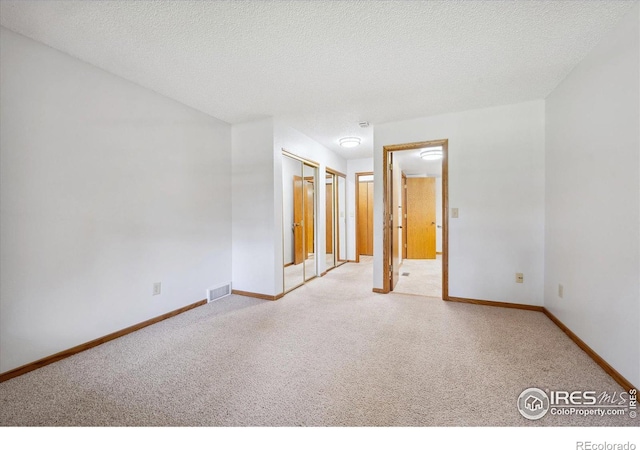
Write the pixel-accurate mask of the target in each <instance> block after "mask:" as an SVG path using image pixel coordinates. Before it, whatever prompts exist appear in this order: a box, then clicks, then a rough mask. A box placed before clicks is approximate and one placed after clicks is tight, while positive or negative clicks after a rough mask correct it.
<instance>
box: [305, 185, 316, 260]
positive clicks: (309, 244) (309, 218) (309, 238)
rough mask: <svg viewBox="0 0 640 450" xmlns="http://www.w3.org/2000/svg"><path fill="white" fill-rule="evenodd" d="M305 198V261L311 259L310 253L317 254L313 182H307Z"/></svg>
mask: <svg viewBox="0 0 640 450" xmlns="http://www.w3.org/2000/svg"><path fill="white" fill-rule="evenodd" d="M304 187H305V198H304V232H305V236H306V249H305V259H306V258H308V257H309V254H310V253H315V247H314V245H313V243H314V225H315V220H314V215H313V213H314V211H313V208H314V205H315V202H314V201H313V196H314V192H313V181H312V180H305V181H304Z"/></svg>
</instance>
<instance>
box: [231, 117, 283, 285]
mask: <svg viewBox="0 0 640 450" xmlns="http://www.w3.org/2000/svg"><path fill="white" fill-rule="evenodd" d="M232 148H233V159H232V160H233V163H232V180H233V181H232V184H233V192H232V205H233V206H232V228H233V243H232V247H233V257H232V268H233V289H235V290H240V291H246V292H252V293H257V294H263V295H276V294H279V293H280V292H282V277H280V282H279V283H278V282H277V276H276V269H275V267H274V258H275V255H276V253H279V255H280V258H279V260H280V262H281V261H282V229H281V228H280V227H281V224H282V206H281V203H282V202H281V201H275V198H276V197H275V196H279V197H277V198H282V179H281V178H280V179H279V186H280V189H279V192H278V193H275V189H274V179H273V176H274V175H273V174H274V156H273V120H272V119H262V120H257V121H253V122H247V123H243V124H238V125H234V126H233V128H232ZM280 159H281V158H278V161H280ZM279 164H280V165H281V164H282V163H281V162H279ZM277 204H279V205H280V210H279V214H280V215H279V216H278V215H277V214H276V213H275V211H274V208H275V207H276V205H277ZM276 219H277V223H278V226H277V227H276V225H275V224H276Z"/></svg>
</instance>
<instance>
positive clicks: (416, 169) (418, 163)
mask: <svg viewBox="0 0 640 450" xmlns="http://www.w3.org/2000/svg"><path fill="white" fill-rule="evenodd" d="M420 151H421V149H418V150H402V151H397V152H393V166H394V170H395V168H396V166H398V167H400V169H401V170H402V172H403V173H404V174H405V175H407V176H408V177H412V176H414V177H441V176H442V160H439V161H425V160H424V159H422V158H420Z"/></svg>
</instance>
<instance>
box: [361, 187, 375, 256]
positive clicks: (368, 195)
mask: <svg viewBox="0 0 640 450" xmlns="http://www.w3.org/2000/svg"><path fill="white" fill-rule="evenodd" d="M357 239H358V251H359V252H360V254H361V255H369V256H371V255H373V181H361V182H359V183H358V237H357Z"/></svg>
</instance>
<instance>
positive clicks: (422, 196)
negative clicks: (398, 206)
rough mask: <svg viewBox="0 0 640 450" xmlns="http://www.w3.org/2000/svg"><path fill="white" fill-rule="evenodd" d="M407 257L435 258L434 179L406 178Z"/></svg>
mask: <svg viewBox="0 0 640 450" xmlns="http://www.w3.org/2000/svg"><path fill="white" fill-rule="evenodd" d="M406 232H407V259H435V258H436V179H435V178H407V230H406Z"/></svg>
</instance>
